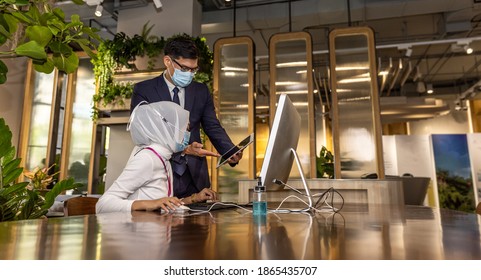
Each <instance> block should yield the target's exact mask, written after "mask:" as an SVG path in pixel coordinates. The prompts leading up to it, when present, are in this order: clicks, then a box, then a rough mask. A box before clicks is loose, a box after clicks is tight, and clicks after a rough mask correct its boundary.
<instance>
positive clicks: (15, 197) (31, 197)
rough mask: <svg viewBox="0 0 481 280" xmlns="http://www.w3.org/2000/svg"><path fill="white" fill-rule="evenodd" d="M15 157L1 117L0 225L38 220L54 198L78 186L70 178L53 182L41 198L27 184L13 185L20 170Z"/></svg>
mask: <svg viewBox="0 0 481 280" xmlns="http://www.w3.org/2000/svg"><path fill="white" fill-rule="evenodd" d="M15 154H16V153H15V147H13V146H12V132H11V131H10V128H9V127H8V125H6V124H5V120H4V119H3V118H0V222H3V221H10V220H24V219H36V218H40V217H42V216H44V215H45V214H46V213H47V212H48V209H49V208H50V207H51V206H52V205H53V203H54V201H55V197H57V196H58V195H59V194H60V193H62V192H64V191H66V190H70V189H75V188H77V187H79V186H80V184H78V183H75V182H74V180H73V179H72V178H69V179H66V180H62V181H60V182H58V183H56V184H55V185H54V186H53V188H52V189H51V190H50V191H49V192H47V194H45V196H42V195H40V192H39V189H37V188H28V185H29V182H20V183H17V182H16V181H17V179H18V177H19V176H20V175H21V174H22V172H23V168H22V167H20V162H21V160H20V159H19V158H16V157H15ZM44 179H45V178H44Z"/></svg>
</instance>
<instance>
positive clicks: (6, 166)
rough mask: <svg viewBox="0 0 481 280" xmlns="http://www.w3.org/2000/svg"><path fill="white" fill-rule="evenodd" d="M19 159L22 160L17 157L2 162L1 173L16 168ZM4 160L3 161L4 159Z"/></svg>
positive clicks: (6, 172)
mask: <svg viewBox="0 0 481 280" xmlns="http://www.w3.org/2000/svg"><path fill="white" fill-rule="evenodd" d="M21 161H22V159H19V158H17V159H14V160H10V161H8V162H6V163H4V167H3V174H8V173H10V172H11V171H12V170H14V169H15V168H17V167H18V165H19V164H20V162H21ZM4 162H5V161H4Z"/></svg>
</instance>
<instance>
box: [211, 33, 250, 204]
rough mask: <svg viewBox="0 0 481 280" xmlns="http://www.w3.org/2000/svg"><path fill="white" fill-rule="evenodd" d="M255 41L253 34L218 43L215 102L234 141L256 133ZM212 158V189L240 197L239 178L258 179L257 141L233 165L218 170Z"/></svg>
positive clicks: (216, 47)
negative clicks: (233, 166)
mask: <svg viewBox="0 0 481 280" xmlns="http://www.w3.org/2000/svg"><path fill="white" fill-rule="evenodd" d="M254 86H255V84H254V43H253V41H252V39H251V38H249V37H235V38H223V39H219V40H217V41H216V42H215V44H214V89H213V95H214V105H215V107H216V110H217V116H218V118H219V120H220V122H221V124H222V126H223V127H224V129H225V130H226V132H227V134H228V135H229V137H230V138H231V139H232V141H233V142H234V144H237V143H238V142H240V141H241V140H242V139H244V138H245V137H246V136H247V135H249V134H251V133H254V131H255V127H254V113H255V112H254ZM216 161H217V158H212V162H211V164H210V166H211V177H212V180H211V181H212V188H213V189H214V190H217V191H218V192H219V193H221V195H223V197H224V200H225V199H227V200H229V198H225V197H226V196H228V195H231V194H232V198H231V199H232V200H235V199H236V198H237V193H238V181H239V179H254V176H255V174H254V173H255V141H254V144H253V145H251V146H250V147H248V148H247V149H246V150H244V153H243V156H242V160H241V161H240V162H239V164H238V165H237V166H236V167H235V168H232V167H230V166H229V165H228V164H226V165H224V166H222V167H220V168H219V169H216V165H217V162H216Z"/></svg>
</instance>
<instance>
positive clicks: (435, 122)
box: [408, 95, 470, 135]
mask: <svg viewBox="0 0 481 280" xmlns="http://www.w3.org/2000/svg"><path fill="white" fill-rule="evenodd" d="M436 98H441V99H444V100H445V101H446V102H447V103H448V104H449V108H450V113H449V114H448V115H445V116H439V117H436V118H433V119H428V120H421V121H414V122H409V123H408V126H409V134H410V135H429V134H465V133H470V129H469V122H468V114H467V111H456V110H455V109H454V99H455V98H456V96H455V95H451V96H439V97H438V96H436Z"/></svg>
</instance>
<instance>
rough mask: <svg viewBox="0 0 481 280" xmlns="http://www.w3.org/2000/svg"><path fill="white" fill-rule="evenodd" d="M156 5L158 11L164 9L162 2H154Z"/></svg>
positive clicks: (157, 0)
mask: <svg viewBox="0 0 481 280" xmlns="http://www.w3.org/2000/svg"><path fill="white" fill-rule="evenodd" d="M154 5H155V8H157V9H160V8H162V2H160V0H154Z"/></svg>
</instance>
